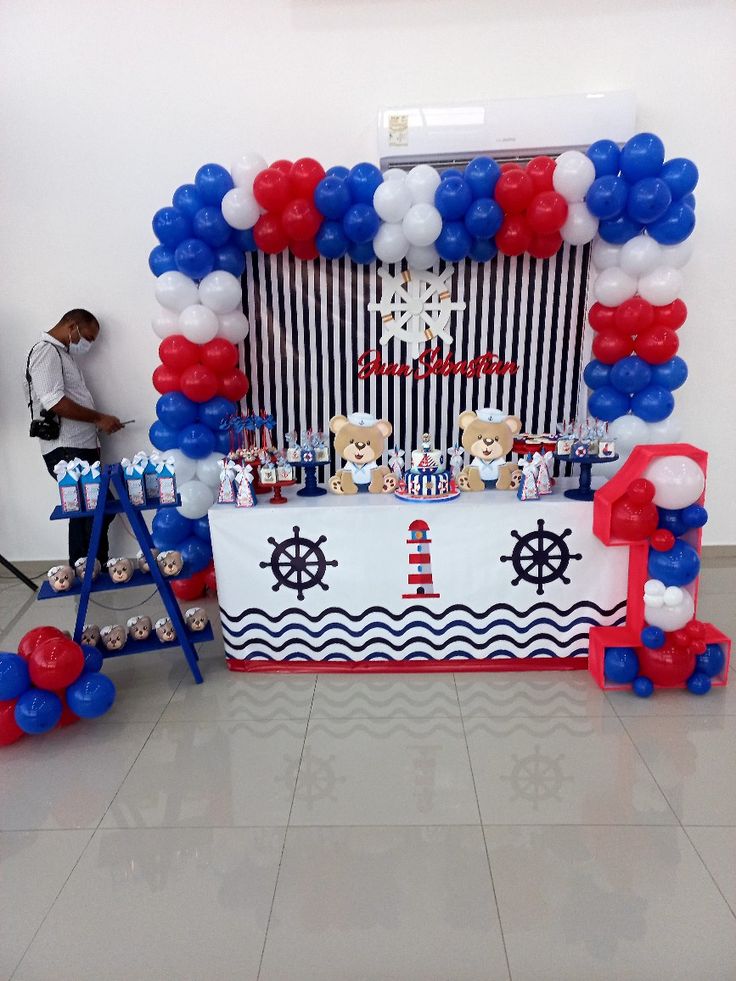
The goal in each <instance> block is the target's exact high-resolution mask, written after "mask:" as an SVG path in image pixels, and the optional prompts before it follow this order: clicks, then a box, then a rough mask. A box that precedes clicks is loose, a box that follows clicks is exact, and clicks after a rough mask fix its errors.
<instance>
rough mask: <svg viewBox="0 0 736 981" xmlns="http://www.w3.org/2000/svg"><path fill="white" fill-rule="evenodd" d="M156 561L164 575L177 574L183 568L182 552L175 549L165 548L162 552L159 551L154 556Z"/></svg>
mask: <svg viewBox="0 0 736 981" xmlns="http://www.w3.org/2000/svg"><path fill="white" fill-rule="evenodd" d="M156 562H157V564H158V567H159V569H160V570H161V572H163V574H164V575H165V576H178V575H179V573H180V572H181V570H182V569H183V568H184V559H183V558H182V554H181V552H177V551H176V550H175V549H166V551H164V552H159V553H158V555H157V556H156Z"/></svg>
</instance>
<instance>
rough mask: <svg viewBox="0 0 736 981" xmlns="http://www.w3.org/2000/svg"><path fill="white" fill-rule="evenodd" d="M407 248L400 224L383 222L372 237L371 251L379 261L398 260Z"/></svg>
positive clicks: (407, 244) (402, 256)
mask: <svg viewBox="0 0 736 981" xmlns="http://www.w3.org/2000/svg"><path fill="white" fill-rule="evenodd" d="M408 250H409V243H408V242H407V240H406V235H404V232H403V230H402V227H401V224H400V223H398V222H396V223H393V222H384V223H383V224H382V225H381V227H380V228H379V229H378V232H377V233H376V237H375V238H374V239H373V251H374V252H375V253H376V256H377V257H378V258H379V259H380V260H381V262H399V261H400V260H401V259H403V258H404V256H405V255H406V253H407V252H408Z"/></svg>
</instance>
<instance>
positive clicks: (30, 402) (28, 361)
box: [26, 341, 64, 422]
mask: <svg viewBox="0 0 736 981" xmlns="http://www.w3.org/2000/svg"><path fill="white" fill-rule="evenodd" d="M47 343H50V342H48V341H36V343H35V344H34V345H33V347H32V348H31V350H30V351H29V352H28V358H27V359H26V384H27V385H28V411H29V412H30V414H31V422H33V393H32V390H31V385H32V379H31V355H32V354H33V352H34V351H35V349H36V348H37V347H38V345H39V344H47ZM51 346H52V347H53V348H54V349H55V350H56V353H57V354H58V355H59V367H60V368H61V381H62V383H63V381H64V362H63V360H62V357H61V351H60V350H59V349H58V347H56V345H55V344H52V345H51Z"/></svg>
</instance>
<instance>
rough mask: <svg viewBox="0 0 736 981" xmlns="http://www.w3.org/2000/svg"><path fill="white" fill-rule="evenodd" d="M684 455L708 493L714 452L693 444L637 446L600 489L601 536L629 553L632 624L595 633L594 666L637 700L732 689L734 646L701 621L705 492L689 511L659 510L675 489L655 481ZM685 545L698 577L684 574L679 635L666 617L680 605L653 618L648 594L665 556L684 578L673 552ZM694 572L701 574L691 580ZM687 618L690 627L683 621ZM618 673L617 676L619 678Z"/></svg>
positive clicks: (602, 680)
mask: <svg viewBox="0 0 736 981" xmlns="http://www.w3.org/2000/svg"><path fill="white" fill-rule="evenodd" d="M683 457H684V458H687V459H688V460H691V461H693V463H694V464H695V465H696V466H697V467H699V468H700V470H701V471H702V477H703V484H702V486H703V488H704V487H705V475H706V470H707V460H708V455H707V453H706V452H705V451H704V450H700V449H697V448H696V447H694V446H691V445H690V444H687V443H673V444H664V445H661V446H637V447H636V448H635V449H634V450H633V452H632V453H631V456H630V457H629V459H628V460H627V462H626V464H625V465H624V466H623V467H622V468H621V470H620V471H619V472H618V473H617V474H616V475H615V476H614V477H613V478H612V479H611V480H610V481H609V482H608V483H607V484H605V486H603V487H602V488H600V490H598V491H596V494H595V504H594V511H593V532H594V534H595V535H596V537H597V538H599V539H600V540H601V541H602V542H603V544H604V545H606V546H608V547H611V548H618V547H623V548H628V550H629V579H628V598H627V606H626V609H627V613H626V623H625V624H624V625H623V626H595V627H591V630H590V653H589V659H588V668H589V670H590V673H591V674H592V675H593V677H594V679H595V680H596V682H597V683H598V685H599V686H600V687H601V688H605V689H608V690H618V689H625V688H633V690H634V692H635V693H636V694H638V695H640V696H642V697H647V696H648V695H650V694H651V693H652V691H653V690H654V688H657V687H663V688H686V687H687V688H689V689H690V691H693V692H694V693H696V694H705V693H706V692H707V691H708V690H709V688H710V686H711V684H712V685H716V686H723V685H725V684H727V681H728V666H729V660H730V651H731V641H730V639H729V638H728V637H726V635H725V634H723V633H722V632H721V631H720V630H718V629H717V627H715V626H714V625H713V624H711V623H704V624H703V623H700V622H699V621H698V620H697V619H696V615H697V599H698V574H697V573H699V556H700V550H701V538H702V525H703V524H704V523H705V521H706V520H707V513H706V512H705V510H704V509H703V508H702V504H703V500H704V497H705V493H704V490H703V492H702V493H701V494H700V496H699V497H698V498H697V499H694V500H693V501H691V502H689V504H688V505H686V506H684V507H682V508H681V509H675V510H672V509H668V510H662V508H661V507H660V508H656V507H655V505H657V504H658V503H659V502H658V498H657V494H658V493H661V492H662V491H664V493H665V494H666V493H667V485H666V484H665V485H662V490H660V488H655V486H654V485H653V484H652V483H651V481H650V479H649V478H650V477H651V476H652V474H653V472H654V471H653V469H652V468H653V466H654V465H655V463H656V461H662V462H664V463H666V462H667V461H668V459H669V460H672V461H676V460H678V459H680V460H681V459H682V458H683ZM655 469H656V468H655ZM691 469H692V468H691ZM694 509H696V510H697V512H698V513H697V514H695V513H694ZM685 512H691V513H693V514H694V518H695V520H694V522H693V523H691V524H690V526H689V527H686V524H687V522H686V521H685V520H684V518H685ZM647 523H648V527H646V526H647ZM670 528H672V529H674V534H673V531H672V530H668V529H670ZM678 542H680V543H684V545H680V549H681V550H685V551H686V557H688V558H689V562H690V566H691V573H690V574H688V573H687V572H685V573H684V575H683V574H681V576H680V579H681V582H682V590H681V599H682V602H683V610H684V613H683V615H681V616H680V621H677V620H674V622H673V623H672V626H673V627H676V629H672V630H670V629H667V623H666V619H661V618H662V617H664V618H666V617H668V616H669V617H671V618H673V617H676V616H677V611H676V610H675V609H673V606H674V603H673V604H672V605H670V610H669V611H667V610H665V609H664V607H665V606H666V598H665V597H664V595H663V596H662V600H661V605H660V610H662V613H660V614H659V616H653V615H652V614H649V620H648V619H647V605H646V604H645V592H646V591H647V590H652V580H655V579H657V576H656V575H655V574H654V572H655V571H656V570H657V569H658V568H664V567H665V566H664V565H663V564H661V563H660V562H659V561H658V558H657V555H656V553H657V552H660V553H669V554H670V555H672V556H673V559H672V562H673V563H674V566H675V573H677V571H678V570H677V562H676V559H677V554H676V553H675V552H673V548H674V547H676V546H677V544H678ZM688 546H689V547H688ZM693 550H694V551H695V553H697V556H698V559H697V560H696V559H695V558H694V553H693ZM653 560H654V566H652V562H653ZM653 570H654V571H653ZM692 573H695V574H694V576H693V578H692V579H690V575H691V574H692ZM683 580H686V581H683ZM645 585H646V586H647V590H645ZM661 585H664V584H659V586H658V587H657V585H656V584H655V588H659V590H660V591H661ZM686 594H687V595H686ZM675 599H676V596H675ZM655 603H657V604H659V603H660V599H659V597H657V598H655ZM655 612H656V611H655ZM688 618H689V619H688ZM654 619H661V622H662V623H664V625H665V626H664V628H663V627H661V626H657V625H654V626H652V625H651V620H654ZM683 620H686V621H687V622H684V623H682V621H683ZM606 652H609V654H610V655H612V656H613V657H614V658H616V666H615V670H612V669H611V664H610V662H609V670H608V671H607V670H606V663H607V662H606ZM627 659H628V660H629V662H630V663H629V664H628V665H627V663H626V662H627ZM709 663H710V664H713V666H714V668H713V670H712V671H710V670H708V665H709ZM703 665H704V666H703ZM612 674H613V675H615V676H616V677H615V678H612V677H611V675H612ZM628 675H631V677H628ZM694 678H695V679H696V680H695V682H693V679H694Z"/></svg>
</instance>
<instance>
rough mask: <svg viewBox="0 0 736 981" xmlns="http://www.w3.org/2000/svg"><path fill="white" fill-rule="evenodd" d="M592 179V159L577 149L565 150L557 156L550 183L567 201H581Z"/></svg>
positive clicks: (593, 169)
mask: <svg viewBox="0 0 736 981" xmlns="http://www.w3.org/2000/svg"><path fill="white" fill-rule="evenodd" d="M594 180H595V167H594V166H593V161H592V160H590V159H589V158H588V157H586V156H585V154H584V153H581V152H580V151H579V150H565V152H564V153H561V154H560V155H559V157H558V158H557V161H556V163H555V169H554V172H553V174H552V185H553V187H554V189H555V190H556V191H557V193H558V194H561V195H562V196H563V198H564V199H565V200H566V201H567V202H568V203H572V202H575V201H582V200H583V198H584V197H585V195H586V194H587V192H588V188H589V187H590V185H591V184H592V183H593V181H594Z"/></svg>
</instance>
